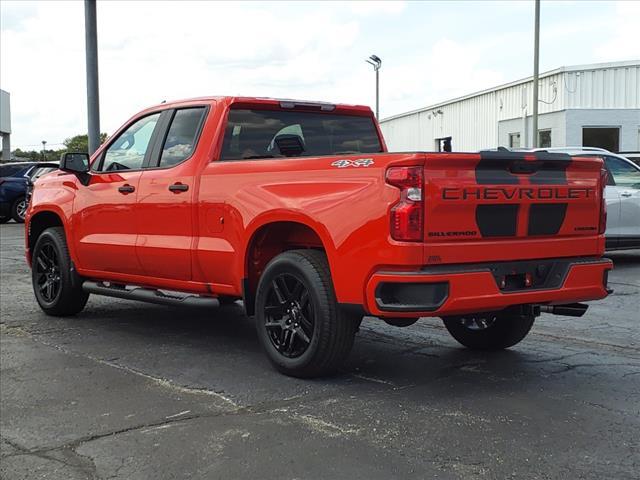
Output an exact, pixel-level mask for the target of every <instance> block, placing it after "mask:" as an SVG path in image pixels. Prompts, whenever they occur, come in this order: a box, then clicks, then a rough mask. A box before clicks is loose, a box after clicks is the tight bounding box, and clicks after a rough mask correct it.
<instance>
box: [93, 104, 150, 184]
mask: <svg viewBox="0 0 640 480" xmlns="http://www.w3.org/2000/svg"><path fill="white" fill-rule="evenodd" d="M159 118H160V113H154V114H153V115H149V116H147V117H144V118H141V119H140V120H138V121H137V122H135V123H133V124H132V125H131V126H130V127H129V128H127V129H126V130H125V131H124V132H122V133H121V134H120V136H119V137H118V138H116V139H115V141H114V142H113V143H111V145H110V146H109V148H108V149H107V151H106V153H105V155H104V160H103V162H102V165H101V168H99V170H98V171H101V172H111V171H117V170H138V169H140V168H142V164H143V163H144V156H145V154H146V153H147V148H148V147H149V143H150V141H151V135H152V134H153V131H154V129H155V127H156V124H157V123H158V119H159Z"/></svg>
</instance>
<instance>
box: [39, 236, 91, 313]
mask: <svg viewBox="0 0 640 480" xmlns="http://www.w3.org/2000/svg"><path fill="white" fill-rule="evenodd" d="M82 281H83V280H82V278H81V277H80V276H79V275H78V274H77V272H76V270H75V267H74V266H73V262H72V261H71V257H70V256H69V248H68V247H67V240H66V236H65V234H64V228H63V227H50V228H47V229H45V231H44V232H42V233H41V234H40V236H39V237H38V239H37V241H36V244H35V246H34V248H33V257H32V260H31V282H32V284H33V292H34V294H35V296H36V300H37V301H38V305H40V308H41V309H42V310H43V311H44V313H46V314H47V315H53V316H56V317H65V316H68V315H75V314H77V313H79V312H81V311H82V309H83V308H84V306H85V305H86V303H87V300H88V299H89V294H88V293H87V292H85V291H84V290H83V289H82Z"/></svg>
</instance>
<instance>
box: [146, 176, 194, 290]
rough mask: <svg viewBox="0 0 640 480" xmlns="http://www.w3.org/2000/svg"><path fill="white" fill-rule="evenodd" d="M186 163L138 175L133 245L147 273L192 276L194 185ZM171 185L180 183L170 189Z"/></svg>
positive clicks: (162, 275) (181, 278) (180, 277)
mask: <svg viewBox="0 0 640 480" xmlns="http://www.w3.org/2000/svg"><path fill="white" fill-rule="evenodd" d="M188 167H190V165H180V166H178V167H175V168H172V169H168V170H149V171H145V172H144V173H143V174H142V178H141V179H140V189H139V194H138V215H137V218H138V232H139V234H138V240H137V243H136V248H137V252H138V258H139V259H140V262H141V264H142V266H143V268H144V272H145V274H146V275H149V276H153V277H161V278H171V279H176V280H191V243H192V240H193V222H192V219H191V215H192V209H193V203H192V201H193V192H194V188H193V174H192V173H190V172H189V171H188V170H189V168H188ZM174 185H182V187H181V188H180V189H179V190H175V189H173V190H170V189H169V188H170V187H173V186H174ZM185 187H186V188H187V190H184V188H185Z"/></svg>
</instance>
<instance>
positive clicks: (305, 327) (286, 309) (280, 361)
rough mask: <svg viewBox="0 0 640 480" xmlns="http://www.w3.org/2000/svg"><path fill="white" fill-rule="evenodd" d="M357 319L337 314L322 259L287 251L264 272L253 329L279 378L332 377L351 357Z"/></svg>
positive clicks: (319, 255)
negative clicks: (285, 376) (328, 375)
mask: <svg viewBox="0 0 640 480" xmlns="http://www.w3.org/2000/svg"><path fill="white" fill-rule="evenodd" d="M360 320H361V319H360V318H358V317H357V316H353V315H348V314H345V313H344V312H342V311H341V310H340V309H339V308H338V303H337V301H336V297H335V293H334V290H333V283H332V281H331V274H330V271H329V265H328V264H327V259H326V256H325V255H324V253H322V252H319V251H315V250H291V251H288V252H285V253H282V254H280V255H278V256H277V257H276V258H274V259H273V260H272V261H271V262H270V263H269V264H268V265H267V267H266V269H265V271H264V273H263V274H262V277H261V278H260V282H259V285H258V290H257V294H256V328H257V330H258V337H259V339H260V342H261V344H262V347H263V348H264V350H265V352H266V353H267V356H268V357H269V360H270V361H271V362H272V363H273V365H274V366H275V367H276V368H277V369H278V370H279V371H281V372H282V373H284V374H286V375H290V376H294V377H303V378H310V377H316V376H320V375H326V374H329V373H332V372H334V371H335V370H336V369H337V368H338V367H340V365H341V364H342V362H343V361H344V360H345V359H346V357H347V356H348V355H349V352H350V351H351V347H352V345H353V339H354V336H355V333H356V331H357V328H358V324H359V321H360Z"/></svg>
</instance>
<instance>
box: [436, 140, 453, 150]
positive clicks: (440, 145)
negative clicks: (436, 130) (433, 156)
mask: <svg viewBox="0 0 640 480" xmlns="http://www.w3.org/2000/svg"><path fill="white" fill-rule="evenodd" d="M436 149H437V150H438V152H451V137H444V138H436Z"/></svg>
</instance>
